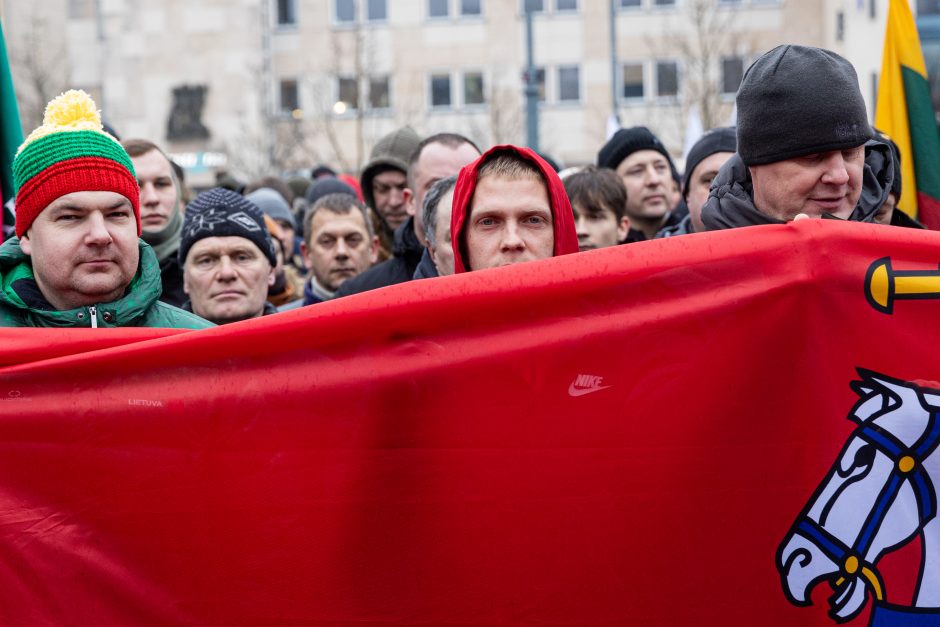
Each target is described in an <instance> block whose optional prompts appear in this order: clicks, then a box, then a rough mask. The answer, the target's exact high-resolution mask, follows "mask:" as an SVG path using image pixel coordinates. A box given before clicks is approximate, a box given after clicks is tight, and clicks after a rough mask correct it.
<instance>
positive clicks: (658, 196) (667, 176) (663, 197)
mask: <svg viewBox="0 0 940 627" xmlns="http://www.w3.org/2000/svg"><path fill="white" fill-rule="evenodd" d="M617 174H618V175H619V176H620V178H621V180H623V184H624V186H625V187H626V188H627V217H629V218H630V219H631V220H635V219H639V220H644V219H645V220H655V219H657V218H662V217H663V216H664V215H666V212H668V211H669V210H670V209H672V207H673V205H674V204H675V203H674V200H675V198H674V197H675V192H676V185H675V181H674V180H673V178H672V170H671V169H670V168H669V161H667V160H666V157H664V156H663V155H662V154H661V153H659V152H657V151H655V150H637V151H636V152H634V153H632V154H630V155H629V156H628V157H627V158H626V159H624V160H623V161H621V162H620V165H618V166H617Z"/></svg>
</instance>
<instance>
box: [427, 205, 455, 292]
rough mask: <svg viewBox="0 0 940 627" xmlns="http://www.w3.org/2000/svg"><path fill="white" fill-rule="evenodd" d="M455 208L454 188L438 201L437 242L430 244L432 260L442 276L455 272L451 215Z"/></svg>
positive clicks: (435, 226)
mask: <svg viewBox="0 0 940 627" xmlns="http://www.w3.org/2000/svg"><path fill="white" fill-rule="evenodd" d="M453 209H454V188H451V189H450V191H449V192H447V193H446V194H444V195H443V196H441V200H440V201H439V202H438V203H437V214H436V215H435V218H434V219H435V221H436V223H435V225H434V237H435V238H436V242H435V243H434V245H432V246H429V247H428V249H429V251H430V253H431V261H433V262H434V266H435V267H436V268H437V273H438V274H439V275H440V276H448V275H451V274H453V273H454V248H453V246H452V244H451V239H450V217H451V214H452V213H453Z"/></svg>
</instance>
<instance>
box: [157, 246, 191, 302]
mask: <svg viewBox="0 0 940 627" xmlns="http://www.w3.org/2000/svg"><path fill="white" fill-rule="evenodd" d="M160 283H161V284H162V285H163V293H162V294H160V301H161V302H164V303H166V304H167V305H173V306H174V307H182V306H183V303H185V302H186V301H187V300H188V299H189V296H187V295H186V292H184V291H183V267H182V266H181V265H180V260H179V259H177V255H176V253H173V254H172V255H170V256H169V257H167V258H166V259H164V260H163V261H162V262H160Z"/></svg>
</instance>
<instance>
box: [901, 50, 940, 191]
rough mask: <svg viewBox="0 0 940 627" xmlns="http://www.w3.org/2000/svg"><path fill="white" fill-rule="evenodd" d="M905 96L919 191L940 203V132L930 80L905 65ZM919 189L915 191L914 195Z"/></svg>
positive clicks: (902, 74)
mask: <svg viewBox="0 0 940 627" xmlns="http://www.w3.org/2000/svg"><path fill="white" fill-rule="evenodd" d="M901 77H902V80H903V81H904V96H905V98H906V100H907V116H908V118H907V119H908V124H909V125H910V130H911V152H912V153H913V158H914V176H916V177H917V190H916V191H917V192H919V193H921V194H926V195H927V196H930V197H932V198H934V199H936V200H940V168H938V167H937V166H938V164H940V133H938V131H937V121H936V118H935V117H934V112H933V103H932V102H931V100H930V86H929V85H928V84H927V79H925V78H924V77H923V76H921V75H920V73H918V72H915V71H914V70H911V69H910V68H908V67H905V66H901ZM914 191H915V190H913V189H912V190H911V192H912V193H913V192H914Z"/></svg>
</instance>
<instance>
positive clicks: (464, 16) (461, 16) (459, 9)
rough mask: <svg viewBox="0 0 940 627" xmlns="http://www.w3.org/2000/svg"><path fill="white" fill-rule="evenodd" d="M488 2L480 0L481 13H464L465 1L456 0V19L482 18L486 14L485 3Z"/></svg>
mask: <svg viewBox="0 0 940 627" xmlns="http://www.w3.org/2000/svg"><path fill="white" fill-rule="evenodd" d="M485 4H486V3H485V2H484V0H480V12H479V13H469V14H468V13H464V12H463V2H462V0H456V6H455V7H454V19H458V20H482V19H483V14H484V11H485V9H484V5H485Z"/></svg>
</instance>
